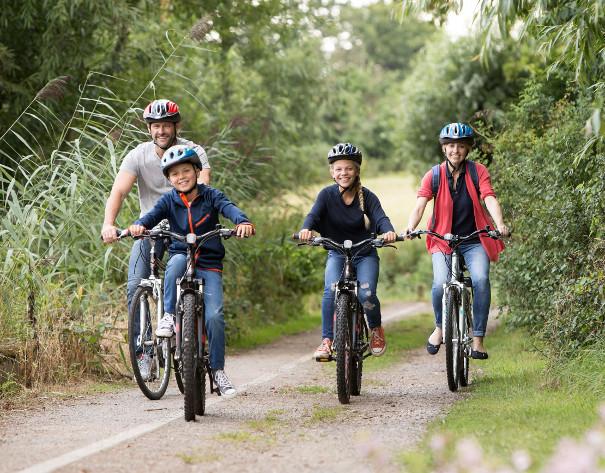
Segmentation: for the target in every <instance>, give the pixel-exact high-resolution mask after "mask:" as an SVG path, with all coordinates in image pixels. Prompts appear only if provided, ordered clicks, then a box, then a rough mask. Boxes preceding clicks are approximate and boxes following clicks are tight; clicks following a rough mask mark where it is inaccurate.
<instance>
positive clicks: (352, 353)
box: [292, 233, 404, 404]
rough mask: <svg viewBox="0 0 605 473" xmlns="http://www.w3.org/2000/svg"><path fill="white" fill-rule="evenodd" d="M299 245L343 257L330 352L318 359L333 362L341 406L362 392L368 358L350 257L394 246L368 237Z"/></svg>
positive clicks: (366, 332) (318, 240)
mask: <svg viewBox="0 0 605 473" xmlns="http://www.w3.org/2000/svg"><path fill="white" fill-rule="evenodd" d="M292 239H293V240H300V238H299V234H298V233H295V234H294V235H292ZM403 239H404V238H403V236H398V237H397V240H396V241H403ZM299 244H300V245H309V246H322V247H324V248H325V249H327V250H334V251H337V252H339V253H340V254H342V255H343V256H344V257H345V263H344V267H343V270H342V274H341V278H340V280H339V281H338V284H337V286H336V294H335V298H334V300H335V304H334V305H335V311H334V343H333V345H332V350H333V352H332V354H331V355H330V357H329V358H328V359H327V360H324V359H318V361H334V360H336V388H337V391H338V400H339V402H340V403H341V404H349V402H350V398H351V395H353V396H359V394H360V393H361V378H362V372H363V360H364V359H366V358H367V357H368V356H370V355H371V352H370V337H369V328H368V324H367V322H366V318H365V313H364V310H363V307H362V305H361V304H360V303H359V300H358V299H357V294H358V292H359V281H357V272H356V270H355V266H354V265H353V258H354V257H355V256H356V255H357V254H359V253H360V252H361V251H362V250H364V249H366V248H368V247H373V248H383V247H385V246H391V247H393V246H392V245H385V242H384V240H383V239H382V238H368V239H366V240H362V241H360V242H358V243H355V244H353V242H352V241H351V240H345V241H344V242H343V243H342V244H341V243H337V242H335V241H334V240H331V239H329V238H324V237H315V238H312V239H310V240H309V241H308V242H305V243H299ZM393 248H394V247H393Z"/></svg>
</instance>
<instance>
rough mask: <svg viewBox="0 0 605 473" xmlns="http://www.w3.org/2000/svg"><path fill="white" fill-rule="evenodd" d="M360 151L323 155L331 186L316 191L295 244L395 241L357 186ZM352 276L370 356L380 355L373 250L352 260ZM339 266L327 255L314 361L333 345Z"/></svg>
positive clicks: (340, 260) (382, 343)
mask: <svg viewBox="0 0 605 473" xmlns="http://www.w3.org/2000/svg"><path fill="white" fill-rule="evenodd" d="M361 160H362V154H361V151H360V150H359V149H358V148H357V147H355V146H353V145H352V144H350V143H339V144H337V145H336V146H334V147H333V148H332V149H331V150H330V152H329V153H328V163H329V165H330V175H331V176H332V179H334V182H335V184H334V185H331V186H328V187H325V188H324V189H322V190H321V192H320V193H319V195H318V196H317V199H316V201H315V204H314V205H313V208H312V209H311V211H310V212H309V214H308V215H307V217H306V218H305V221H304V224H303V229H302V230H301V231H300V232H299V235H300V239H301V240H303V241H307V240H309V239H310V238H312V236H313V234H312V231H313V230H315V231H317V232H319V233H320V234H321V236H323V237H326V238H330V239H332V240H334V241H336V242H338V243H343V242H344V241H345V240H351V241H352V242H353V243H357V242H359V241H361V240H365V239H367V238H370V237H371V235H372V233H375V234H380V233H384V235H383V238H384V240H385V242H387V243H391V242H394V241H395V238H396V237H397V235H396V234H395V231H394V229H393V226H392V225H391V221H390V220H389V218H388V217H387V216H386V215H385V213H384V211H383V210H382V207H381V205H380V201H379V200H378V197H376V195H375V194H373V193H372V192H370V191H369V190H368V189H366V188H364V187H362V186H361V180H360V169H361ZM353 264H354V265H355V268H356V271H357V279H358V281H359V287H360V291H359V294H358V298H359V302H360V303H361V304H362V306H363V308H364V311H365V314H366V316H367V319H368V325H369V327H370V330H371V338H370V350H371V353H372V354H373V355H374V356H380V355H382V354H383V353H384V352H385V350H386V340H385V337H384V330H383V328H382V325H381V315H380V301H379V300H378V297H377V296H376V287H377V285H378V267H379V258H378V254H377V252H376V249H375V248H368V249H367V250H364V251H362V252H361V253H360V254H358V255H357V256H356V257H355V258H354V259H353ZM343 266H344V257H343V256H342V255H340V254H338V253H336V252H334V251H329V252H328V258H327V261H326V271H325V286H324V295H323V300H322V304H321V320H322V342H321V344H320V345H319V347H317V350H315V353H314V355H313V356H314V357H315V359H316V360H317V361H321V360H325V359H329V358H330V356H331V354H332V340H333V339H334V319H333V316H334V295H335V294H334V293H335V287H336V284H337V282H338V280H339V279H340V275H341V272H342V269H343Z"/></svg>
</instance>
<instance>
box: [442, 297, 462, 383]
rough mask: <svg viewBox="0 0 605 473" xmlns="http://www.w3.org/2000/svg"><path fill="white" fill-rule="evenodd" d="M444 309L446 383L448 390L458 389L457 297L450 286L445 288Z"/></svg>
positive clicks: (458, 334)
mask: <svg viewBox="0 0 605 473" xmlns="http://www.w3.org/2000/svg"><path fill="white" fill-rule="evenodd" d="M445 291H446V294H445V310H444V311H443V322H444V324H445V327H444V340H445V367H446V371H447V385H448V387H449V388H450V391H457V390H458V382H459V374H460V371H459V367H458V361H459V350H460V343H459V342H460V340H459V336H460V331H459V329H458V297H457V294H456V290H455V289H454V288H452V287H446V288H445Z"/></svg>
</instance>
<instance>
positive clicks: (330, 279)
mask: <svg viewBox="0 0 605 473" xmlns="http://www.w3.org/2000/svg"><path fill="white" fill-rule="evenodd" d="M344 262H345V257H344V256H343V255H341V254H340V253H337V252H335V251H329V252H328V259H327V261H326V272H325V277H324V295H323V300H322V302H321V325H322V338H329V339H330V340H333V339H334V296H335V291H336V287H337V285H338V281H339V280H340V275H341V274H342V271H343V268H344ZM353 265H354V266H355V269H356V271H357V280H358V281H359V293H358V296H357V298H358V299H359V302H360V303H361V305H362V306H363V309H364V312H365V314H366V316H367V318H368V325H369V326H370V328H371V329H372V328H374V327H379V326H380V323H381V320H380V301H379V300H378V297H377V296H376V287H377V285H378V267H379V259H378V255H369V256H356V257H355V258H353Z"/></svg>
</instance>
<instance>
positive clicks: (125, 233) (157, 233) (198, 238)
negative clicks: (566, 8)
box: [101, 227, 236, 244]
mask: <svg viewBox="0 0 605 473" xmlns="http://www.w3.org/2000/svg"><path fill="white" fill-rule="evenodd" d="M189 235H195V234H194V233H189V234H187V235H181V234H180V233H175V232H171V231H170V230H166V229H164V228H157V229H152V230H145V231H144V232H143V233H142V234H140V235H136V236H133V235H131V234H130V231H129V230H128V229H127V228H126V229H124V230H119V229H118V230H116V236H117V238H118V240H122V239H124V238H126V237H129V236H130V237H132V238H133V239H135V240H138V239H141V238H151V239H152V240H159V239H161V238H174V239H175V240H178V241H181V242H183V243H189V242H190V241H189V240H188V238H191V237H189ZM235 235H236V230H235V229H234V228H222V227H221V228H215V229H214V230H210V231H209V232H206V233H204V234H203V235H195V241H193V239H191V244H194V243H197V242H202V243H204V242H206V241H208V240H210V239H211V238H214V237H216V236H219V237H221V238H223V239H225V240H226V239H228V238H231V237H232V236H235ZM101 238H102V237H101Z"/></svg>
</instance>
